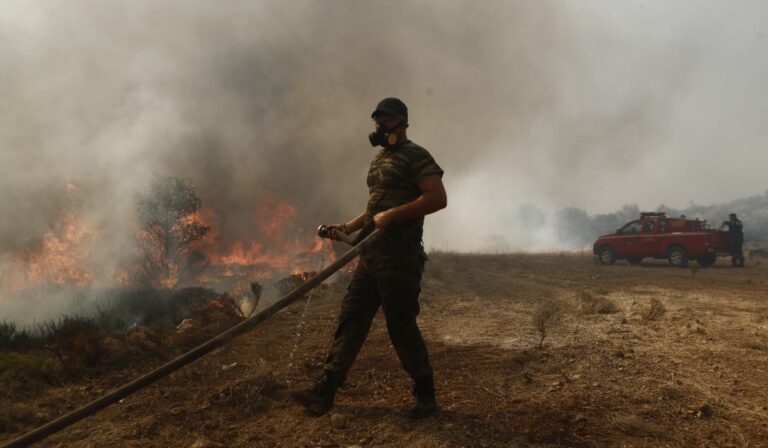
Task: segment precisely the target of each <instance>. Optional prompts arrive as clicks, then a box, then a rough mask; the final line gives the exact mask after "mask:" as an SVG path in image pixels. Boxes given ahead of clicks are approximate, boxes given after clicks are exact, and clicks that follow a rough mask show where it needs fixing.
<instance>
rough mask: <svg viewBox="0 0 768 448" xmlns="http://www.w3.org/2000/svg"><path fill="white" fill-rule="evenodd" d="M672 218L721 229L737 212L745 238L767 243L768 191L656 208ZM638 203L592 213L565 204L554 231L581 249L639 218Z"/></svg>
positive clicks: (755, 243) (762, 244) (760, 243)
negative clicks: (725, 200) (616, 209)
mask: <svg viewBox="0 0 768 448" xmlns="http://www.w3.org/2000/svg"><path fill="white" fill-rule="evenodd" d="M642 211H659V212H665V213H666V214H667V216H669V217H679V216H681V215H685V216H686V217H687V218H689V219H696V218H698V219H701V220H706V221H707V222H708V223H709V225H710V226H711V227H712V228H718V227H720V225H721V224H722V223H723V221H727V220H728V215H729V214H731V213H736V214H737V215H738V216H739V219H740V220H741V221H742V222H743V223H744V238H745V241H746V243H747V244H748V245H750V244H751V245H756V246H764V245H768V190H766V192H765V193H763V194H761V195H756V196H750V197H747V198H742V199H737V200H735V201H730V202H724V203H721V204H714V205H696V204H691V205H690V206H688V207H686V208H682V209H676V208H671V207H667V206H666V205H664V204H662V205H660V206H658V207H656V209H655V210H642ZM640 212H641V210H640V208H639V207H638V206H637V205H636V204H631V205H625V206H623V207H622V208H621V210H618V211H616V212H614V213H606V214H597V215H589V214H588V213H587V212H586V211H584V210H582V209H580V208H577V207H565V208H563V209H561V210H558V212H557V214H556V216H555V231H556V233H557V236H558V238H559V240H560V242H561V243H562V244H563V245H564V246H567V247H571V248H578V247H584V246H588V245H590V244H592V243H593V242H594V241H595V239H597V237H598V236H599V235H604V234H607V233H613V232H614V231H616V229H618V228H620V227H622V226H623V225H624V224H626V223H627V222H629V221H632V220H635V219H637V218H639V217H640Z"/></svg>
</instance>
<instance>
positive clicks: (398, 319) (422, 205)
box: [291, 98, 447, 418]
mask: <svg viewBox="0 0 768 448" xmlns="http://www.w3.org/2000/svg"><path fill="white" fill-rule="evenodd" d="M371 118H373V120H374V121H375V122H376V132H374V133H372V134H371V135H370V136H369V139H370V141H371V145H373V146H382V147H383V149H381V150H380V151H379V152H378V153H377V154H376V156H375V157H374V159H373V162H372V163H371V166H370V169H369V171H368V178H367V184H368V191H369V196H368V204H367V206H366V209H365V211H364V212H363V213H361V214H360V215H359V216H357V217H356V218H354V219H352V220H350V221H349V222H346V223H344V224H338V225H332V226H329V227H330V228H332V229H335V230H336V231H339V232H344V233H347V234H348V233H352V232H355V231H357V230H359V229H361V228H363V227H364V226H365V224H367V223H369V222H373V223H375V226H376V227H377V228H385V231H384V233H383V234H382V235H381V236H379V238H378V239H377V240H375V241H374V242H373V243H372V244H371V245H370V246H368V247H367V248H366V249H365V250H364V252H363V253H362V254H361V256H360V260H359V262H358V266H357V269H356V271H355V273H354V276H353V278H352V281H351V283H350V285H349V287H348V291H347V294H346V296H345V297H344V301H343V302H342V304H341V313H340V315H339V323H338V328H337V330H336V333H335V336H334V341H333V344H332V345H331V349H330V352H329V354H328V357H327V359H326V361H325V369H324V374H323V376H322V377H321V378H320V379H319V380H318V381H317V382H316V383H315V385H314V386H313V387H311V388H309V389H307V390H299V391H294V392H292V394H291V395H292V397H293V398H294V399H295V400H296V401H298V402H299V403H301V404H302V405H304V406H305V407H306V408H307V409H308V410H309V411H311V412H312V413H314V414H316V415H322V414H325V413H326V412H328V410H330V408H331V406H333V401H334V397H335V393H336V389H337V387H338V386H339V385H340V384H341V383H342V382H343V381H344V379H345V378H346V376H347V372H348V371H349V369H350V367H351V366H352V363H353V362H354V360H355V358H356V357H357V354H358V352H359V351H360V348H361V347H362V345H363V342H364V341H365V338H366V337H367V335H368V330H369V329H370V326H371V321H372V320H373V317H374V316H375V315H376V313H377V312H378V309H379V307H381V308H382V309H383V311H384V317H385V318H386V322H387V331H388V333H389V338H390V340H391V342H392V345H393V346H394V347H395V351H396V352H397V355H398V357H399V358H400V362H401V364H402V365H403V368H404V369H405V370H406V372H408V374H409V375H410V376H411V378H412V379H413V394H414V396H415V398H416V404H415V406H414V407H413V408H412V409H411V410H410V412H409V416H410V417H411V418H421V417H426V416H429V415H432V414H433V413H435V412H436V411H437V401H436V399H435V389H434V382H433V376H432V366H431V365H430V362H429V356H428V353H427V347H426V345H425V343H424V338H423V337H422V335H421V332H420V330H419V327H418V325H417V323H416V316H417V315H418V314H419V301H418V297H419V293H420V292H421V286H420V283H421V274H422V271H423V269H424V262H425V261H426V258H427V257H426V254H425V253H424V248H423V246H422V242H421V237H422V232H423V226H424V216H425V215H428V214H430V213H433V212H436V211H438V210H440V209H442V208H444V207H445V206H446V205H447V198H446V193H445V188H444V186H443V182H442V175H443V170H442V169H441V168H440V166H439V165H438V164H437V163H436V162H435V160H434V159H433V158H432V155H430V153H429V152H428V151H427V150H426V149H424V148H422V147H421V146H419V145H417V144H415V143H413V142H411V141H410V140H408V137H407V135H406V128H408V109H407V107H406V106H405V104H403V102H402V101H400V100H399V99H397V98H385V99H384V100H382V101H381V102H380V103H379V104H378V105H377V107H376V110H375V111H374V112H373V114H371Z"/></svg>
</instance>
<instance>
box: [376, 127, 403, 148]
mask: <svg viewBox="0 0 768 448" xmlns="http://www.w3.org/2000/svg"><path fill="white" fill-rule="evenodd" d="M402 125H403V122H402V121H401V122H399V123H397V124H396V125H395V126H394V127H393V128H391V129H389V128H387V127H386V126H384V124H380V125H379V127H377V128H376V131H375V132H371V133H370V134H368V140H369V141H370V142H371V146H384V147H385V148H386V147H388V146H394V145H395V143H397V134H396V133H395V131H396V130H397V128H399V127H400V126H402Z"/></svg>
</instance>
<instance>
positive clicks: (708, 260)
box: [696, 254, 717, 268]
mask: <svg viewBox="0 0 768 448" xmlns="http://www.w3.org/2000/svg"><path fill="white" fill-rule="evenodd" d="M696 261H698V262H699V264H700V265H701V266H703V267H705V268H708V267H710V266H712V265H713V264H715V262H716V261H717V255H715V254H707V255H702V256H700V257H699V258H697V259H696Z"/></svg>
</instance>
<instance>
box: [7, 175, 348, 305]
mask: <svg viewBox="0 0 768 448" xmlns="http://www.w3.org/2000/svg"><path fill="white" fill-rule="evenodd" d="M66 189H67V192H68V193H69V195H70V202H71V204H70V207H69V209H68V210H65V211H63V212H62V213H61V215H60V217H59V220H58V221H57V223H56V224H55V225H54V226H53V227H52V230H50V231H49V232H46V233H44V234H43V235H42V236H41V238H40V242H39V244H38V245H37V246H36V247H35V248H32V249H26V250H23V251H19V252H17V253H14V254H10V255H7V256H5V260H4V262H2V263H0V281H2V284H3V291H2V294H8V293H15V292H18V291H22V290H25V289H28V288H30V287H33V286H40V285H66V286H73V285H74V286H88V285H92V284H95V283H100V282H101V281H103V280H106V279H104V278H102V276H103V275H104V274H106V275H109V274H110V273H109V272H106V271H105V270H104V268H103V267H99V265H98V264H97V263H95V262H94V259H93V258H94V249H95V248H97V247H98V245H99V237H100V234H101V233H102V232H97V231H96V230H95V229H94V228H93V227H92V226H90V225H88V224H87V223H86V222H85V221H84V220H82V219H81V218H80V217H79V216H78V207H77V206H76V205H75V203H76V201H75V200H74V196H75V195H76V194H77V193H78V192H79V187H78V185H77V184H75V183H73V182H67V184H66ZM219 216H222V215H221V214H217V213H216V211H215V209H214V208H202V209H201V210H199V211H198V212H196V213H193V214H190V215H188V216H187V217H185V219H184V223H185V224H190V223H197V224H201V225H203V226H206V227H210V228H211V231H210V232H209V233H208V234H206V235H205V236H204V237H203V238H202V239H201V240H200V241H198V242H197V243H195V245H194V247H193V249H194V250H196V251H199V252H201V253H202V254H204V255H205V256H206V257H207V259H208V263H209V266H208V269H207V270H205V271H204V272H202V273H200V274H199V276H198V277H197V278H196V279H194V280H195V281H196V282H197V283H198V284H200V285H205V286H209V287H212V288H218V287H222V286H224V285H227V286H225V287H227V288H229V287H233V288H235V292H239V290H244V288H246V286H248V285H249V283H248V282H250V281H255V280H269V279H273V278H275V277H276V276H285V275H287V274H294V275H303V274H304V273H306V272H310V271H318V270H319V269H320V268H321V267H324V266H327V264H328V263H331V262H333V261H334V260H335V259H336V254H335V252H334V250H333V246H332V244H331V243H330V241H328V240H323V239H320V238H318V237H317V236H316V235H314V232H309V231H306V230H305V229H300V228H298V222H299V219H298V217H299V214H298V213H297V210H296V208H294V207H293V206H292V205H291V204H289V203H288V202H285V201H283V200H281V199H279V198H278V197H277V196H276V195H275V194H273V193H267V194H265V195H263V196H262V197H261V199H260V200H259V201H257V203H256V205H255V207H254V211H253V214H252V221H251V223H250V224H251V231H250V236H249V237H248V238H246V239H242V240H232V239H231V238H227V235H223V234H222V225H221V220H220V218H219ZM142 232H144V233H145V234H142ZM137 234H138V237H139V238H142V237H144V238H151V235H149V234H148V233H146V231H145V230H141V229H137ZM148 247H151V245H148ZM155 255H156V256H157V257H158V258H157V260H162V259H163V254H161V253H158V254H153V255H152V256H153V257H154V256H155ZM155 261H156V260H155ZM160 265H162V266H164V267H163V273H162V276H161V278H159V279H157V280H156V286H158V287H165V288H173V287H176V286H178V277H179V274H180V272H179V271H180V268H179V266H176V265H174V264H173V263H166V264H162V263H160ZM140 267H141V266H140V265H139V262H136V264H131V265H122V266H121V267H120V268H118V270H117V271H115V272H112V273H111V274H112V277H111V278H110V279H109V280H107V281H110V282H112V283H113V284H115V285H117V286H130V285H131V283H132V281H134V279H135V276H134V275H133V274H134V273H135V272H136V269H139V268H140ZM95 268H98V271H97V272H99V274H98V276H99V278H102V280H96V279H95V277H96V275H95V274H94V269H95ZM222 282H223V283H222Z"/></svg>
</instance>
